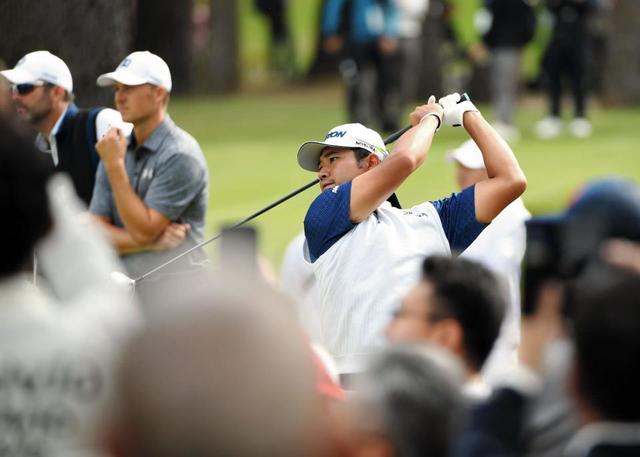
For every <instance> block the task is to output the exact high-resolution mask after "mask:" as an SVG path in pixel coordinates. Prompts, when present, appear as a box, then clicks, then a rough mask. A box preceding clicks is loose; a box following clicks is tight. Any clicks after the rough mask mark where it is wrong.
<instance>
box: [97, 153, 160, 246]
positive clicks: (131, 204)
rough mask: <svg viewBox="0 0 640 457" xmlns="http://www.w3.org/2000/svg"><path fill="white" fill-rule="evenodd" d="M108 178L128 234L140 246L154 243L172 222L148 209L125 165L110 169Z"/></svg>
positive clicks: (121, 164)
mask: <svg viewBox="0 0 640 457" xmlns="http://www.w3.org/2000/svg"><path fill="white" fill-rule="evenodd" d="M107 176H108V177H109V183H110V184H111V192H112V194H113V199H114V201H115V203H116V208H117V210H118V214H119V215H120V219H121V220H122V223H123V224H124V228H125V230H126V232H127V233H128V234H129V235H130V236H131V238H132V239H133V240H134V241H135V242H136V243H138V244H139V245H142V246H144V245H148V244H151V243H153V242H154V241H155V240H156V239H157V238H158V236H160V234H161V233H162V231H163V230H164V229H165V228H167V226H168V225H169V223H170V222H171V221H170V220H169V219H167V218H166V217H165V216H164V215H163V214H161V213H159V212H158V211H156V210H154V209H151V208H148V207H147V206H146V205H145V204H144V202H143V201H142V200H141V199H140V197H139V196H138V195H137V194H136V193H135V191H134V190H133V187H132V186H131V182H130V181H129V176H128V175H127V172H126V170H125V168H124V163H119V164H117V166H113V167H111V168H108V169H107Z"/></svg>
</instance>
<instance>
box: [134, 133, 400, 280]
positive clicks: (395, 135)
mask: <svg viewBox="0 0 640 457" xmlns="http://www.w3.org/2000/svg"><path fill="white" fill-rule="evenodd" d="M410 128H411V126H410V125H409V126H407V127H405V128H403V129H401V130H398V131H397V132H395V133H393V134H392V135H390V136H389V137H388V138H387V139H386V140H384V144H385V145H386V144H390V143H393V142H394V141H396V140H397V139H398V138H400V137H401V136H402V135H403V134H404V133H405V132H406V131H407V130H409V129H410ZM318 182H320V180H319V179H314V180H313V181H311V182H310V183H308V184H305V185H304V186H302V187H300V188H298V189H296V190H294V191H293V192H290V193H288V194H287V195H285V196H284V197H282V198H280V199H279V200H276V201H275V202H273V203H271V204H270V205H268V206H265V207H264V208H262V209H260V210H258V211H256V212H255V213H253V214H251V215H249V216H247V217H245V218H244V219H242V220H241V221H239V222H236V223H235V224H234V225H232V226H231V227H229V229H228V230H230V229H235V228H238V227H240V226H242V225H244V224H246V223H247V222H249V221H251V220H253V219H255V218H256V217H258V216H260V215H261V214H264V213H266V212H267V211H269V210H270V209H272V208H275V207H276V206H278V205H279V204H281V203H284V202H286V201H287V200H289V199H290V198H292V197H295V196H296V195H298V194H299V193H301V192H304V191H305V190H307V189H309V188H310V187H313V186H315V185H316V184H318ZM221 236H222V232H219V233H217V234H216V235H215V236H213V237H211V238H209V239H206V240H204V241H202V242H200V243H198V244H196V245H195V246H193V247H191V248H189V249H187V250H186V251H184V252H182V253H180V254H178V255H177V256H175V257H172V258H170V259H169V260H167V261H166V262H164V263H162V264H160V265H158V266H157V267H155V268H153V269H152V270H149V271H147V272H146V273H145V274H143V275H142V276H138V277H137V278H135V279H133V281H134V283H137V282H139V281H142V280H143V279H144V278H146V277H147V276H149V275H152V274H153V273H155V272H156V271H158V270H161V269H163V268H164V267H166V266H167V265H169V264H171V263H173V262H175V261H176V260H178V259H180V258H182V257H184V256H186V255H187V254H189V253H190V252H192V251H195V250H196V249H198V248H201V247H202V246H205V245H207V244H209V243H211V242H213V241H215V240H217V239H218V238H220V237H221Z"/></svg>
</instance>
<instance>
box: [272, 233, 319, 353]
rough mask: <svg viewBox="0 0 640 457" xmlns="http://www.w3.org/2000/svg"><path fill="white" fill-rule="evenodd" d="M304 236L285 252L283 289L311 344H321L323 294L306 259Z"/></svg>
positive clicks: (301, 235) (296, 238)
mask: <svg viewBox="0 0 640 457" xmlns="http://www.w3.org/2000/svg"><path fill="white" fill-rule="evenodd" d="M303 249H304V233H301V234H299V235H298V236H296V237H295V238H294V239H293V240H291V242H290V243H289V245H288V246H287V249H286V251H285V254H284V257H283V259H282V267H281V269H280V285H281V287H282V290H283V291H284V292H285V293H286V294H288V295H289V296H290V297H291V298H292V299H293V300H294V301H295V303H296V305H297V307H298V321H299V322H300V325H301V326H302V329H303V330H304V331H305V333H306V334H307V336H308V337H309V339H310V340H311V342H312V343H320V341H321V338H322V332H321V331H320V319H319V315H320V312H319V310H320V290H319V288H318V283H317V282H316V278H315V276H314V274H313V269H312V268H311V264H309V263H308V262H307V261H305V259H304V256H303V254H302V253H303Z"/></svg>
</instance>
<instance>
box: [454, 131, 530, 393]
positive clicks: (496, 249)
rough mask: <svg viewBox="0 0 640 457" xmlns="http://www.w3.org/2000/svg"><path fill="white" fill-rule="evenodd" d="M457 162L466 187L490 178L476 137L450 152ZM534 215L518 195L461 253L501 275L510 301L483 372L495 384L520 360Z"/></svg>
mask: <svg viewBox="0 0 640 457" xmlns="http://www.w3.org/2000/svg"><path fill="white" fill-rule="evenodd" d="M447 159H448V160H450V161H452V162H455V164H456V181H457V183H458V188H459V189H465V188H467V187H469V186H471V185H473V184H475V183H477V182H480V181H482V180H483V179H487V170H486V168H485V166H484V161H483V159H482V153H481V152H480V149H479V148H478V146H477V145H476V144H475V143H474V142H473V140H468V141H466V142H465V143H463V144H462V145H461V146H460V147H458V148H457V149H455V150H453V151H451V152H450V153H449V154H447ZM530 216H531V215H530V214H529V212H528V211H527V209H526V208H525V207H524V204H523V202H522V199H521V198H517V199H516V200H514V201H513V202H512V203H510V204H509V205H508V206H507V207H506V208H505V209H504V210H502V211H501V212H500V214H498V216H496V218H495V219H494V220H493V221H492V222H491V224H489V226H488V227H487V228H486V229H484V230H483V231H482V233H481V234H480V235H478V238H477V239H476V240H475V241H474V242H473V243H471V245H470V246H469V247H468V248H467V249H465V250H464V252H462V254H461V256H462V257H465V258H467V259H471V260H474V261H476V262H480V263H481V264H483V265H484V266H486V267H487V268H489V270H491V271H492V272H493V273H494V274H495V275H496V276H497V278H498V279H499V281H500V285H501V290H503V291H504V296H505V301H506V303H507V304H508V306H507V309H506V313H505V317H504V320H503V323H502V328H501V330H500V336H499V337H498V340H497V341H496V344H495V346H494V348H493V350H492V351H491V355H490V356H489V359H488V360H487V363H486V364H485V366H484V368H483V370H482V376H483V378H484V380H485V381H487V382H488V383H489V385H491V386H495V385H496V383H499V382H500V381H501V380H502V379H503V378H504V376H505V375H506V373H508V372H509V371H510V370H511V369H512V368H513V367H514V366H515V365H516V364H517V363H518V345H519V343H520V307H521V302H520V268H521V265H522V258H523V256H524V251H525V244H526V243H525V241H526V231H525V226H524V221H525V220H527V219H529V217H530Z"/></svg>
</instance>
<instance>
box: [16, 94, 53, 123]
mask: <svg viewBox="0 0 640 457" xmlns="http://www.w3.org/2000/svg"><path fill="white" fill-rule="evenodd" d="M16 108H18V114H19V116H20V117H21V118H22V119H23V120H24V121H26V122H28V123H29V124H31V125H35V126H37V125H38V124H40V123H41V122H42V121H43V120H44V119H46V118H47V117H48V116H49V115H50V114H51V111H52V110H53V101H52V100H51V98H50V97H49V94H48V93H47V92H44V93H43V94H42V96H41V97H40V99H39V100H38V101H37V102H36V103H34V104H33V105H32V106H31V107H29V106H26V105H24V104H22V103H16Z"/></svg>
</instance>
